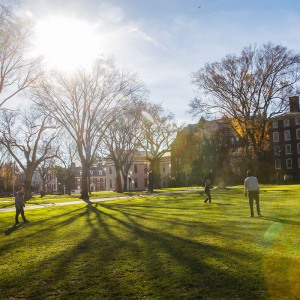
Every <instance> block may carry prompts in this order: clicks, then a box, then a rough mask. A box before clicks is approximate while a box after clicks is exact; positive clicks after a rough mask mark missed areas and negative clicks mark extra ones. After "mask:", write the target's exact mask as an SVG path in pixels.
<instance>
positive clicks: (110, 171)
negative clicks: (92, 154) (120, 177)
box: [109, 166, 112, 174]
mask: <svg viewBox="0 0 300 300" xmlns="http://www.w3.org/2000/svg"><path fill="white" fill-rule="evenodd" d="M111 173H112V170H111V166H110V167H109V174H111Z"/></svg>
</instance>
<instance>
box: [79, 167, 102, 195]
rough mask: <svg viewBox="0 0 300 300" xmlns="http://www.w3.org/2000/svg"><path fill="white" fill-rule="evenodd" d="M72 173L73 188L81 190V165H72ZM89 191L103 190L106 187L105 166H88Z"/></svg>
mask: <svg viewBox="0 0 300 300" xmlns="http://www.w3.org/2000/svg"><path fill="white" fill-rule="evenodd" d="M73 173H74V185H73V187H74V190H76V191H81V176H82V167H81V166H80V167H75V165H73ZM89 183H90V191H91V192H97V191H104V190H105V188H106V171H105V167H104V166H103V165H102V164H98V165H96V166H92V167H91V168H90V178H89Z"/></svg>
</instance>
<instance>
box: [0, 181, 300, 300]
mask: <svg viewBox="0 0 300 300" xmlns="http://www.w3.org/2000/svg"><path fill="white" fill-rule="evenodd" d="M260 198H261V212H262V215H263V216H262V217H261V218H258V217H255V218H250V217H249V215H250V212H249V207H248V203H247V200H246V199H245V198H244V195H243V190H242V187H241V186H238V187H232V188H228V189H225V190H218V189H215V190H213V191H212V202H213V203H212V204H204V203H203V200H204V195H200V193H199V192H195V191H191V192H189V193H184V192H182V193H180V192H179V193H177V194H157V195H154V196H150V197H141V198H129V199H122V200H113V201H112V200H111V201H105V202H101V203H94V204H93V203H84V204H76V205H70V206H64V207H52V208H43V209H36V210H27V211H26V212H25V213H26V216H27V218H28V219H29V220H30V221H31V223H30V224H21V225H19V226H18V227H14V226H13V223H14V213H13V212H6V213H1V214H0V228H1V236H0V299H300V284H299V278H300V239H299V237H300V209H299V207H300V200H299V199H300V190H299V186H263V187H262V192H261V195H260Z"/></svg>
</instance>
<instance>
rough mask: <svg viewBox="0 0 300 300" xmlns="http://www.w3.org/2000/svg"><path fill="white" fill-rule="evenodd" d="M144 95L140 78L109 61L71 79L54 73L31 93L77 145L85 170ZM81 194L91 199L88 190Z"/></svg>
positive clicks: (102, 60)
mask: <svg viewBox="0 0 300 300" xmlns="http://www.w3.org/2000/svg"><path fill="white" fill-rule="evenodd" d="M144 94H145V88H144V86H143V84H142V83H140V82H139V81H138V79H137V77H136V76H135V75H131V74H128V73H123V72H121V71H120V70H118V69H117V67H116V66H115V64H114V63H113V61H111V60H109V59H99V60H97V61H95V64H94V66H93V68H92V69H91V70H78V71H77V72H76V73H74V74H71V75H66V74H61V73H53V74H51V75H50V76H49V77H47V78H44V79H42V80H41V81H40V82H39V83H37V84H36V86H35V89H34V90H33V93H32V95H33V99H34V101H35V103H36V104H37V105H38V106H39V107H40V109H41V110H43V111H46V112H48V113H49V114H50V115H51V116H52V117H53V118H54V119H55V120H57V122H59V123H60V124H61V125H62V126H63V127H64V128H65V130H66V131H67V132H68V133H69V135H70V137H71V138H72V139H73V140H74V141H75V143H76V146H77V151H78V155H79V158H80V160H81V163H82V165H83V167H84V166H85V167H86V168H89V167H90V166H91V164H92V163H93V162H94V160H95V156H96V154H97V152H98V151H99V148H100V146H101V144H102V143H103V138H104V135H105V132H106V130H107V128H109V126H110V125H111V124H112V123H113V122H114V120H115V119H116V118H118V116H119V115H122V113H123V110H124V107H126V106H127V105H128V104H129V103H131V102H132V101H134V99H136V98H140V97H141V98H142V97H144ZM87 173H88V172H86V174H87ZM82 176H83V177H84V176H85V175H84V172H83V175H82ZM83 179H84V178H83ZM84 184H85V183H84V181H83V185H84ZM82 190H83V193H84V192H85V191H86V196H85V197H88V196H87V190H88V189H87V187H83V188H82Z"/></svg>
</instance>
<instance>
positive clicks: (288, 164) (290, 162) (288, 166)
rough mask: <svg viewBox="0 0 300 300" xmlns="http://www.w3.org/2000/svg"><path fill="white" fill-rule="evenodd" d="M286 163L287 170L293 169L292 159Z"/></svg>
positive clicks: (288, 159)
mask: <svg viewBox="0 0 300 300" xmlns="http://www.w3.org/2000/svg"><path fill="white" fill-rule="evenodd" d="M285 163H286V168H287V169H292V168H293V161H292V159H291V158H287V159H286V161H285Z"/></svg>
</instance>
